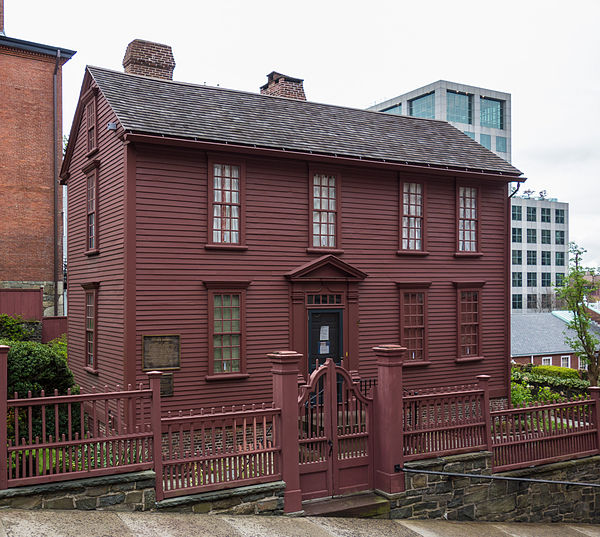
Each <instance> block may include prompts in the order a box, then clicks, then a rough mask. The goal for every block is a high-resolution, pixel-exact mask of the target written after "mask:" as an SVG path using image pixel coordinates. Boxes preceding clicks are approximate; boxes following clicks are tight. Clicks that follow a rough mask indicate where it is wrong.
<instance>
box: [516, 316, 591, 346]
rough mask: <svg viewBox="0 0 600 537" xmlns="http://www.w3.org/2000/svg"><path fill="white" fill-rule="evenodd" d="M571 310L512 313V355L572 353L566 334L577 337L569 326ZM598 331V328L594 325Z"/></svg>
mask: <svg viewBox="0 0 600 537" xmlns="http://www.w3.org/2000/svg"><path fill="white" fill-rule="evenodd" d="M568 314H569V312H562V311H556V312H552V313H513V314H512V315H511V356H531V355H536V356H537V355H540V354H559V353H571V352H573V349H571V347H569V345H567V344H566V343H565V334H566V335H568V336H569V337H575V332H574V331H573V330H571V329H569V328H567V324H566V323H567V321H568V320H569V315H568ZM592 329H593V330H594V331H595V332H597V331H598V330H597V329H595V328H594V327H592Z"/></svg>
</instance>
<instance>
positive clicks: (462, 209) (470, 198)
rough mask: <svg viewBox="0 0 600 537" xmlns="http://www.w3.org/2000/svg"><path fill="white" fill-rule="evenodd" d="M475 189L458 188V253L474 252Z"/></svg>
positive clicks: (476, 209)
mask: <svg viewBox="0 0 600 537" xmlns="http://www.w3.org/2000/svg"><path fill="white" fill-rule="evenodd" d="M478 218H479V216H478V203H477V188H474V187H468V186H459V187H458V251H459V252H476V251H477V248H478V243H477V224H478Z"/></svg>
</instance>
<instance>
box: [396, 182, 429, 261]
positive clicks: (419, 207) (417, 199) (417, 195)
mask: <svg viewBox="0 0 600 537" xmlns="http://www.w3.org/2000/svg"><path fill="white" fill-rule="evenodd" d="M423 201H424V199H423V185H422V184H421V183H402V222H401V225H402V241H401V249H402V250H415V251H419V250H423V213H424V210H423Z"/></svg>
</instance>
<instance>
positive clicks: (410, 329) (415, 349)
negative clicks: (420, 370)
mask: <svg viewBox="0 0 600 537" xmlns="http://www.w3.org/2000/svg"><path fill="white" fill-rule="evenodd" d="M402 345H403V346H404V347H406V348H407V349H408V359H409V360H423V359H424V358H425V293H424V292H423V291H403V293H402Z"/></svg>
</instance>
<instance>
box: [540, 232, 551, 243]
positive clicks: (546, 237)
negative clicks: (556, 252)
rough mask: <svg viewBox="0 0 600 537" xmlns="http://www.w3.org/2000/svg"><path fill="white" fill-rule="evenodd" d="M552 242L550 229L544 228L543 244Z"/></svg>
mask: <svg viewBox="0 0 600 537" xmlns="http://www.w3.org/2000/svg"><path fill="white" fill-rule="evenodd" d="M551 243H552V233H551V232H550V230H549V229H542V244H551Z"/></svg>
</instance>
